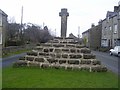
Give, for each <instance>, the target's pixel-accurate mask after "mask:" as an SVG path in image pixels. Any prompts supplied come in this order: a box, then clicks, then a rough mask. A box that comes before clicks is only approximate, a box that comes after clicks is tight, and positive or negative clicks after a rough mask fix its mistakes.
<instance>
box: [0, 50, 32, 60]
mask: <svg viewBox="0 0 120 90" xmlns="http://www.w3.org/2000/svg"><path fill="white" fill-rule="evenodd" d="M30 50H31V49H30ZM30 50H28V49H24V50H18V51H15V52H10V53H7V54H5V55H3V56H2V58H5V57H9V56H12V55H16V54H21V53H24V52H28V51H30Z"/></svg>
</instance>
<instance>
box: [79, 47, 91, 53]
mask: <svg viewBox="0 0 120 90" xmlns="http://www.w3.org/2000/svg"><path fill="white" fill-rule="evenodd" d="M81 53H85V54H86V53H88V54H89V53H91V50H90V49H88V48H81Z"/></svg>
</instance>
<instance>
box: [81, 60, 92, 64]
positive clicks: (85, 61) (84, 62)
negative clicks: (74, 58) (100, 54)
mask: <svg viewBox="0 0 120 90" xmlns="http://www.w3.org/2000/svg"><path fill="white" fill-rule="evenodd" d="M80 64H91V60H81V62H80Z"/></svg>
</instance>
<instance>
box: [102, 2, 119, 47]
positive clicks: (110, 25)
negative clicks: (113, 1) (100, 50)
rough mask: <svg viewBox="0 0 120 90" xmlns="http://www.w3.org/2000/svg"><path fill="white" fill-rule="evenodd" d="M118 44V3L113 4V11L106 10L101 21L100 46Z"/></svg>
mask: <svg viewBox="0 0 120 90" xmlns="http://www.w3.org/2000/svg"><path fill="white" fill-rule="evenodd" d="M116 45H120V4H119V5H118V6H114V11H113V12H111V11H108V12H107V14H106V18H105V19H104V20H103V21H102V40H101V46H102V47H114V46H116Z"/></svg>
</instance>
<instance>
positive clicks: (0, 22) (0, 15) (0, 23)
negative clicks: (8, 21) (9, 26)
mask: <svg viewBox="0 0 120 90" xmlns="http://www.w3.org/2000/svg"><path fill="white" fill-rule="evenodd" d="M0 26H2V14H1V13H0Z"/></svg>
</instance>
